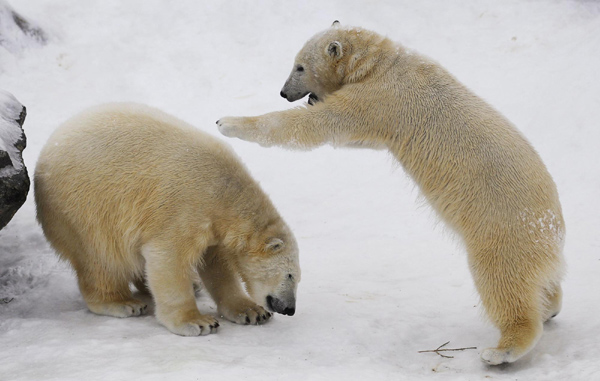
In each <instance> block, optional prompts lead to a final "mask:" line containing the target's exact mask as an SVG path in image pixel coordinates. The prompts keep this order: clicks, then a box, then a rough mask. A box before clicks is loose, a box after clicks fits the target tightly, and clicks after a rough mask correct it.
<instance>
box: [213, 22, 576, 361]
mask: <svg viewBox="0 0 600 381" xmlns="http://www.w3.org/2000/svg"><path fill="white" fill-rule="evenodd" d="M307 94H310V95H309V104H310V105H309V106H308V107H304V108H294V109H291V110H287V111H282V112H272V113H269V114H265V115H262V116H258V117H225V118H222V119H220V120H219V121H218V122H217V124H218V125H219V130H220V131H221V133H222V134H224V135H226V136H230V137H238V138H240V139H244V140H248V141H253V142H257V143H259V144H261V145H263V146H273V145H277V146H284V147H290V148H299V149H311V148H314V147H318V146H321V145H323V144H327V143H329V144H332V145H335V146H346V147H370V148H376V149H388V150H389V151H390V152H391V153H392V154H393V155H394V156H395V157H396V158H397V159H398V160H399V161H400V163H401V164H402V165H403V167H404V169H405V170H406V171H407V172H408V173H409V174H410V175H411V176H412V177H413V179H414V180H415V181H416V183H417V184H418V185H419V187H420V189H421V191H422V192H423V194H424V196H425V197H426V199H427V200H428V201H429V203H430V204H431V205H432V206H433V208H434V209H435V210H436V211H437V212H438V213H439V215H440V216H441V218H442V219H443V220H444V221H445V222H446V223H447V224H448V225H450V226H451V227H452V228H453V229H454V230H455V231H456V232H457V233H458V234H459V235H460V236H461V237H462V238H463V240H464V242H465V244H466V248H467V251H468V260H469V265H470V269H471V273H472V275H473V278H474V281H475V285H476V287H477V290H478V291H479V294H480V296H481V300H482V302H483V305H484V307H485V309H486V311H487V314H488V315H489V317H490V319H491V321H492V322H493V323H494V324H495V325H496V326H497V327H498V328H499V329H500V332H501V338H500V342H499V343H498V346H497V347H496V348H489V349H486V350H484V351H483V352H482V353H481V357H482V359H483V360H484V361H486V362H487V363H489V364H501V363H506V362H513V361H515V360H517V359H519V358H520V357H522V356H523V355H525V354H526V353H527V352H529V351H530V350H531V349H532V348H533V347H534V346H535V344H536V343H537V341H538V339H539V338H540V335H541V334H542V330H543V328H542V325H543V322H544V321H545V320H547V319H549V318H550V317H553V316H554V315H556V314H557V313H558V312H559V310H560V308H561V299H562V293H561V287H560V281H561V277H562V274H563V268H564V265H563V258H562V247H563V240H564V234H565V226H564V221H563V217H562V213H561V207H560V203H559V200H558V194H557V191H556V186H555V184H554V182H553V181H552V178H551V177H550V175H549V174H548V171H547V170H546V168H545V166H544V164H543V163H542V161H541V159H540V157H539V156H538V154H537V153H536V152H535V150H534V149H533V148H532V147H531V145H530V144H529V143H528V142H527V140H526V139H525V138H524V137H523V136H522V135H521V134H520V133H519V132H518V131H517V130H516V129H515V127H513V125H512V124H511V123H510V122H509V121H508V120H506V119H505V118H504V117H503V116H502V115H500V114H499V113H498V112H497V111H496V110H494V109H493V108H492V107H491V106H489V105H488V104H486V103H485V102H484V101H483V100H481V99H480V98H479V97H477V96H476V95H474V94H473V93H472V92H471V91H469V90H468V89H467V88H466V87H465V86H463V85H462V84H461V83H459V82H458V81H457V80H456V79H455V78H454V77H453V76H452V75H450V74H449V73H448V72H447V71H446V70H444V69H443V68H442V67H440V65H438V64H437V63H435V62H433V61H431V60H429V59H427V58H425V57H423V56H421V55H419V54H416V53H414V52H412V51H409V50H407V49H405V48H404V47H403V46H401V45H399V44H396V43H394V42H392V41H390V40H389V39H388V38H385V37H382V36H380V35H378V34H376V33H374V32H371V31H368V30H364V29H360V28H351V27H341V26H340V25H339V23H337V22H335V23H334V25H333V26H332V27H331V28H329V29H328V30H325V31H324V32H321V33H319V34H317V35H315V36H314V37H313V38H311V39H310V40H309V41H308V42H307V43H306V44H305V46H304V47H303V48H302V50H301V51H300V52H299V53H298V55H297V56H296V61H295V63H294V67H293V69H292V73H291V74H290V76H289V78H288V80H287V81H286V83H285V85H284V87H283V89H282V91H281V96H283V97H284V98H286V99H287V100H288V101H290V102H291V101H295V100H298V99H300V98H302V97H304V96H305V95H307Z"/></svg>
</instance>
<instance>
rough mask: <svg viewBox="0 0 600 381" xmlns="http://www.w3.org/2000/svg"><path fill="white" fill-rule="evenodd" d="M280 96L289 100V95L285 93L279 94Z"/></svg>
mask: <svg viewBox="0 0 600 381" xmlns="http://www.w3.org/2000/svg"><path fill="white" fill-rule="evenodd" d="M279 95H281V97H282V98H285V99H287V94H286V93H284V92H283V91H282V92H280V93H279Z"/></svg>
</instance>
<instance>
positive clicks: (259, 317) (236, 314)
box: [220, 301, 273, 325]
mask: <svg viewBox="0 0 600 381" xmlns="http://www.w3.org/2000/svg"><path fill="white" fill-rule="evenodd" d="M220 313H221V316H222V317H224V318H225V319H227V320H229V321H232V322H234V323H236V324H246V325H257V324H264V323H266V322H267V321H268V320H269V319H271V317H272V316H273V315H272V314H271V313H270V312H269V311H267V310H265V309H264V308H263V307H261V306H259V305H258V304H255V303H254V302H251V301H244V302H241V303H237V304H236V305H235V306H234V307H226V308H221V309H220Z"/></svg>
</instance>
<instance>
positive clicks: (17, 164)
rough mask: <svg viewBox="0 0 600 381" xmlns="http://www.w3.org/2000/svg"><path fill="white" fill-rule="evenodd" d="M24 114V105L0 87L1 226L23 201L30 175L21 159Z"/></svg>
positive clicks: (9, 218)
mask: <svg viewBox="0 0 600 381" xmlns="http://www.w3.org/2000/svg"><path fill="white" fill-rule="evenodd" d="M26 115H27V112H26V110H25V107H24V106H23V105H22V104H21V103H20V102H19V101H18V100H17V99H16V98H15V97H14V96H13V95H12V94H10V93H8V92H6V91H2V90H0V229H2V228H3V227H4V226H6V224H8V222H9V221H10V220H11V218H12V217H13V216H14V214H15V213H16V212H17V210H19V208H20V207H21V205H23V203H25V200H26V199H27V193H28V192H29V185H30V182H29V175H28V174H27V167H25V163H23V150H24V149H25V145H26V144H27V140H26V138H25V133H24V132H23V128H22V127H23V123H24V122H25V116H26Z"/></svg>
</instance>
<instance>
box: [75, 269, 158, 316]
mask: <svg viewBox="0 0 600 381" xmlns="http://www.w3.org/2000/svg"><path fill="white" fill-rule="evenodd" d="M74 267H75V270H76V272H77V278H78V283H79V289H80V291H81V295H82V296H83V299H84V300H85V302H86V304H87V306H88V308H89V309H90V311H92V312H93V313H95V314H98V315H107V316H114V317H129V316H139V315H142V314H144V313H145V312H146V309H147V307H148V306H147V305H146V303H143V302H141V301H139V300H137V299H134V298H133V297H132V295H131V290H130V289H129V280H128V279H126V278H124V277H122V276H120V275H118V272H116V271H112V272H111V271H110V270H108V269H107V267H106V266H102V265H98V264H91V263H87V264H81V263H79V264H77V265H74Z"/></svg>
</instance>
